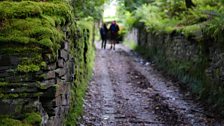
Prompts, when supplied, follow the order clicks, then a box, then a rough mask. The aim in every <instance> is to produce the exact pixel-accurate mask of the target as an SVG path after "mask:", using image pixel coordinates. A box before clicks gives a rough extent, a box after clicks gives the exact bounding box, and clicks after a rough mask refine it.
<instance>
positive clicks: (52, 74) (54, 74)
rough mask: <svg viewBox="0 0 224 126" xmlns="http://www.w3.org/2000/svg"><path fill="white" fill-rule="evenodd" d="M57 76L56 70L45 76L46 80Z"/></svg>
mask: <svg viewBox="0 0 224 126" xmlns="http://www.w3.org/2000/svg"><path fill="white" fill-rule="evenodd" d="M55 78H56V73H55V71H48V72H47V73H46V74H45V76H44V79H45V80H49V79H55Z"/></svg>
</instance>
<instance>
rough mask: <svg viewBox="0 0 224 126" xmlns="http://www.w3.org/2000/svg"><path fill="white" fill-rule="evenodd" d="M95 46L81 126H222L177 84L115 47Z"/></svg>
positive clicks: (127, 50) (129, 53) (122, 48)
mask: <svg viewBox="0 0 224 126" xmlns="http://www.w3.org/2000/svg"><path fill="white" fill-rule="evenodd" d="M96 46H97V54H96V55H97V56H96V63H95V68H94V77H93V79H92V81H91V82H90V84H89V88H88V92H87V96H86V98H85V106H84V107H85V113H84V115H83V117H82V119H81V121H80V124H79V125H84V126H175V125H176V126H182V125H183V126H188V125H189V126H191V125H192V126H207V125H211V126H213V125H214V126H219V125H220V126H221V125H222V123H223V122H222V121H220V120H218V119H215V118H214V117H213V116H208V115H210V114H205V113H207V112H206V111H204V110H203V108H202V107H200V104H198V103H196V102H195V101H193V100H192V98H191V97H190V96H188V95H187V92H184V93H182V92H181V91H180V90H179V88H178V86H177V84H175V83H173V82H172V81H171V80H169V79H167V78H165V77H163V76H162V74H160V73H159V72H158V71H156V70H154V69H153V67H152V66H151V65H150V64H149V63H147V62H145V61H144V62H143V60H142V59H141V58H140V57H138V56H136V55H134V54H133V52H131V51H130V50H129V49H127V48H125V47H123V46H121V45H118V46H117V47H118V48H117V49H116V50H115V51H112V50H109V49H107V50H101V49H99V45H98V44H96Z"/></svg>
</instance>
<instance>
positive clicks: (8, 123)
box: [0, 118, 31, 126]
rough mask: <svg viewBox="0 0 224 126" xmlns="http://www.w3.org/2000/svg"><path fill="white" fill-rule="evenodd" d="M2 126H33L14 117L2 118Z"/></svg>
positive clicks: (0, 121) (0, 120) (0, 122)
mask: <svg viewBox="0 0 224 126" xmlns="http://www.w3.org/2000/svg"><path fill="white" fill-rule="evenodd" d="M0 126H31V125H30V124H27V123H23V122H21V121H19V120H16V119H12V118H0Z"/></svg>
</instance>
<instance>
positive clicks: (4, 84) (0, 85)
mask: <svg viewBox="0 0 224 126" xmlns="http://www.w3.org/2000/svg"><path fill="white" fill-rule="evenodd" d="M8 84H9V83H8V82H0V87H4V86H7V85H8Z"/></svg>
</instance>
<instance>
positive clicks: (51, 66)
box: [0, 33, 89, 126]
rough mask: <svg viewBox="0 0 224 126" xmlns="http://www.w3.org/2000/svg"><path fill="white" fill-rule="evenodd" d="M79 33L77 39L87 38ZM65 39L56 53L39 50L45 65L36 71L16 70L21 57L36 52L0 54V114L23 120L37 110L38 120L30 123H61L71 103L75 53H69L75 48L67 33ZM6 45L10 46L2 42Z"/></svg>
mask: <svg viewBox="0 0 224 126" xmlns="http://www.w3.org/2000/svg"><path fill="white" fill-rule="evenodd" d="M78 34H79V35H75V36H79V39H80V40H82V39H81V38H87V39H88V36H89V33H88V34H87V33H85V34H82V33H78ZM66 38H67V39H65V40H63V42H61V48H60V49H59V50H58V51H57V53H56V54H54V55H53V54H52V53H50V52H49V51H43V52H40V53H41V56H42V59H43V61H44V62H45V63H46V65H44V68H42V69H40V70H38V71H35V72H21V71H18V64H20V63H21V62H22V60H21V59H24V58H31V57H34V56H35V55H36V53H33V54H32V52H29V53H22V52H21V53H11V54H7V53H1V54H0V80H1V82H0V108H1V110H0V115H1V116H7V117H10V118H14V119H18V120H23V119H24V118H25V115H26V114H27V113H38V114H39V115H40V117H41V118H40V120H39V121H40V122H35V123H36V124H35V123H33V124H32V125H42V126H62V125H63V124H64V121H65V118H66V115H67V114H68V112H69V109H70V105H71V104H70V102H71V101H70V100H71V90H72V89H71V88H72V87H74V71H75V70H74V65H75V64H74V55H72V52H71V51H74V50H73V49H72V48H74V43H71V42H70V40H71V38H70V36H69V35H67V36H66ZM75 39H78V38H75ZM86 41H88V40H86ZM82 42H84V41H82ZM6 46H8V47H10V45H4V47H6ZM77 48H78V47H77ZM73 53H74V52H73ZM84 55H85V54H84ZM80 57H81V56H80ZM73 97H74V96H73Z"/></svg>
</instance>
